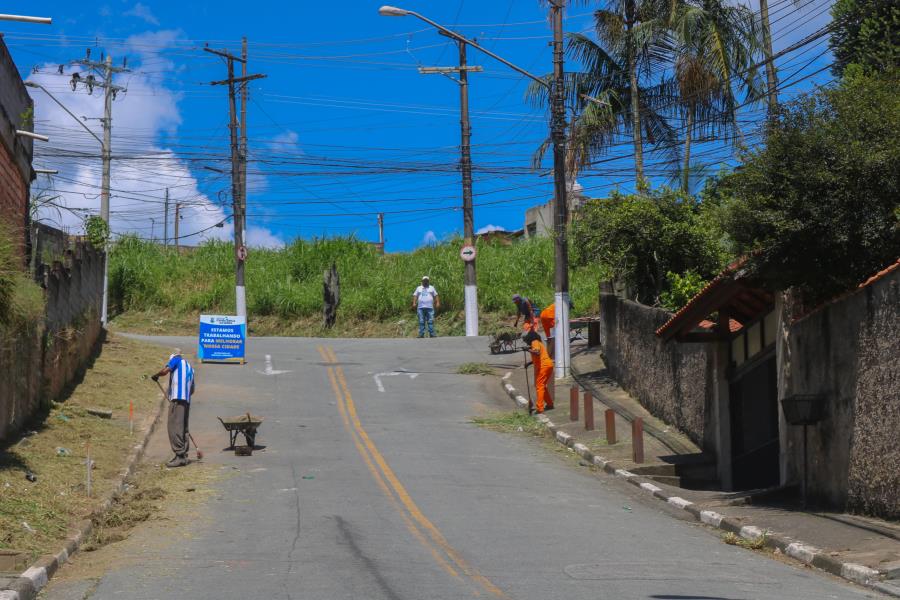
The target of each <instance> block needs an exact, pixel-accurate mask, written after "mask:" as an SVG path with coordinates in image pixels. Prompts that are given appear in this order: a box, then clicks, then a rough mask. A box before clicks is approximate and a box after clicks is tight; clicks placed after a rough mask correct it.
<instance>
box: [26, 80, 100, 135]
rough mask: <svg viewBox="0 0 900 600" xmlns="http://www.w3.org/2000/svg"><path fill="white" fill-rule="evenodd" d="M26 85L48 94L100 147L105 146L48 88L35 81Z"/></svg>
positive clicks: (27, 82)
mask: <svg viewBox="0 0 900 600" xmlns="http://www.w3.org/2000/svg"><path fill="white" fill-rule="evenodd" d="M25 85H27V86H28V87H31V88H40V89H42V90H44V93H45V94H47V95H48V96H50V99H51V100H53V101H54V102H56V103H57V104H59V106H60V108H62V109H63V110H64V111H66V112H67V113H69V116H71V117H72V118H73V119H75V120H76V121H78V124H79V125H81V126H82V127H83V128H84V130H85V131H87V132H88V133H89V134H91V135H92V136H94V139H95V140H97V141H98V142H100V145H101V146H103V140H101V139H100V138H99V137H97V134H96V133H94V132H93V131H91V128H90V127H88V126H87V125H85V124H84V123H82V122H81V119H79V118H78V117H76V116H75V114H74V113H73V112H72V111H71V110H69V109H68V108H66V105H65V104H63V103H62V102H60V101H59V100H57V99H56V96H54V95H53V94H51V93H50V92H48V91H47V88H45V87H44V86H42V85H41V84H39V83H35V82H34V81H26V82H25Z"/></svg>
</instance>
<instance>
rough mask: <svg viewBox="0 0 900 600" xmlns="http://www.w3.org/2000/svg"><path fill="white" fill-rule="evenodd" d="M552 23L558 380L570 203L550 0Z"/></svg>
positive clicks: (565, 331) (557, 32)
mask: <svg viewBox="0 0 900 600" xmlns="http://www.w3.org/2000/svg"><path fill="white" fill-rule="evenodd" d="M551 1H552V3H551V8H550V17H551V21H552V24H553V85H552V87H551V90H550V95H551V103H552V104H551V111H552V113H551V116H550V136H551V138H552V140H553V191H554V194H553V205H554V217H555V218H554V234H555V240H554V243H555V244H554V245H555V253H554V254H555V261H554V262H555V273H554V291H555V294H554V296H553V300H554V302H555V304H556V328H555V329H556V331H555V336H554V338H553V342H554V348H553V357H554V364H555V367H554V370H555V371H556V372H555V373H554V375H555V377H556V379H564V378H566V377H568V376H569V366H570V354H569V350H570V349H569V244H568V234H567V229H568V226H569V201H568V197H567V191H568V190H567V189H566V188H567V186H566V105H565V96H564V93H565V89H564V87H563V86H564V81H563V14H562V12H563V5H564V4H565V0H551Z"/></svg>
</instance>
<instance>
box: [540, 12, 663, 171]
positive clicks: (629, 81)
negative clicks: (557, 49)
mask: <svg viewBox="0 0 900 600" xmlns="http://www.w3.org/2000/svg"><path fill="white" fill-rule="evenodd" d="M670 11H671V5H670V3H669V2H666V1H664V0H609V1H608V2H606V4H605V8H602V9H600V10H597V11H596V12H595V13H594V30H595V33H596V35H597V41H595V40H593V39H591V38H590V37H588V36H586V35H584V34H581V33H569V34H567V35H566V53H567V55H568V56H569V57H570V58H572V59H574V60H575V61H576V62H578V63H580V64H581V65H582V70H580V71H572V72H567V74H566V81H565V85H566V99H567V104H568V106H569V108H570V109H571V110H572V112H573V113H574V115H575V116H574V118H573V120H572V122H571V126H570V132H569V145H570V146H571V148H570V149H569V157H568V159H569V162H570V164H569V172H570V173H571V172H575V170H576V169H577V167H578V166H583V165H586V164H589V163H590V161H591V160H592V159H594V158H596V157H597V156H600V155H602V154H604V153H605V152H606V150H607V149H608V148H609V146H610V144H611V143H612V142H613V141H614V140H615V139H616V138H617V137H618V136H620V135H622V134H624V133H630V134H631V138H632V144H633V146H634V169H635V179H636V181H637V182H638V183H639V184H641V183H642V182H643V180H644V140H645V138H646V140H647V142H648V143H650V144H651V145H656V146H658V147H659V148H662V149H665V150H667V151H668V154H669V156H670V158H672V159H673V160H674V161H675V162H676V163H677V162H678V150H677V135H676V134H675V131H674V130H673V129H672V127H671V126H670V124H669V122H668V120H667V118H666V114H665V113H666V109H667V108H669V107H671V98H672V96H673V95H674V93H675V87H674V82H673V81H672V79H671V78H670V77H660V76H659V73H663V72H665V70H666V68H667V67H668V66H670V65H671V62H672V51H673V49H674V43H673V40H672V36H671V31H670V30H669V29H668V22H669V17H670V14H671V13H670ZM548 80H549V79H548ZM528 97H529V98H530V99H531V100H532V101H535V102H538V103H541V104H547V103H548V102H549V97H548V93H547V90H546V88H544V87H543V86H540V85H538V84H536V83H535V84H532V85H531V86H530V87H529V90H528ZM548 143H549V142H545V143H544V144H543V145H542V146H541V148H540V149H539V150H538V153H537V160H538V161H539V160H540V158H541V157H542V156H543V152H544V151H545V150H546V148H547V146H548Z"/></svg>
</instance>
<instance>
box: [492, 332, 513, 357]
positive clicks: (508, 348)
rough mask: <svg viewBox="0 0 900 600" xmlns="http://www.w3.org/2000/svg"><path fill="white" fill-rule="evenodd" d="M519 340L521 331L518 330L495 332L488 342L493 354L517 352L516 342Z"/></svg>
mask: <svg viewBox="0 0 900 600" xmlns="http://www.w3.org/2000/svg"><path fill="white" fill-rule="evenodd" d="M518 339H519V331H518V330H516V329H512V328H510V329H503V330H501V331H497V332H495V333H494V334H493V335H492V336H491V339H490V340H488V348H489V349H490V351H491V354H501V353H507V352H515V350H516V341H517V340H518Z"/></svg>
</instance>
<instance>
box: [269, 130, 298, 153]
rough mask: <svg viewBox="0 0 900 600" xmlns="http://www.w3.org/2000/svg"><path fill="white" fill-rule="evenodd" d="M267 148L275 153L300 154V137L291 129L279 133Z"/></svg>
mask: <svg viewBox="0 0 900 600" xmlns="http://www.w3.org/2000/svg"><path fill="white" fill-rule="evenodd" d="M269 147H270V148H272V150H275V151H276V152H285V153H287V152H302V150H301V149H300V135H299V134H298V133H297V132H296V131H293V130H291V129H288V130H286V131H283V132H282V133H279V134H278V135H276V136H275V137H274V138H272V141H271V142H269Z"/></svg>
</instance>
